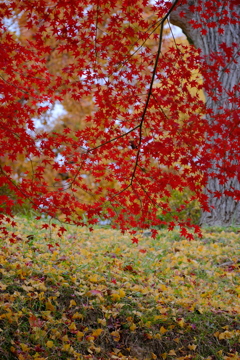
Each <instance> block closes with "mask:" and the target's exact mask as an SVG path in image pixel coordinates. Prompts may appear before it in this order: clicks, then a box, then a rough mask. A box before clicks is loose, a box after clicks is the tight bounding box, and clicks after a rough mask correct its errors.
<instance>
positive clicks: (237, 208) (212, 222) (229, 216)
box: [170, 0, 240, 226]
mask: <svg viewBox="0 0 240 360" xmlns="http://www.w3.org/2000/svg"><path fill="white" fill-rule="evenodd" d="M207 1H208V0H202V1H201V2H200V1H199V0H188V1H187V4H185V5H181V6H179V7H178V8H176V9H175V10H174V11H173V12H172V13H171V17H170V22H171V23H172V24H173V25H176V26H178V27H180V28H181V29H182V31H183V33H184V34H185V35H186V36H187V38H188V40H189V42H190V43H193V44H194V45H195V46H196V47H197V48H200V49H201V54H202V55H204V56H209V54H210V53H211V52H213V51H214V52H219V53H223V50H222V48H221V44H222V43H226V44H227V46H229V47H231V46H232V44H233V43H236V44H238V54H236V51H235V54H234V61H232V60H233V59H231V61H229V63H228V69H229V73H226V72H223V68H222V67H221V66H219V70H218V74H217V75H218V79H221V83H222V87H223V91H222V93H221V98H220V99H219V100H217V101H213V99H212V98H211V97H210V96H209V95H208V94H207V93H206V101H207V106H208V107H210V108H211V109H212V111H213V114H215V115H216V114H221V111H225V110H230V109H233V108H234V106H237V105H234V104H232V103H231V102H230V101H228V99H229V95H228V92H229V91H230V90H232V89H233V87H234V86H235V85H237V84H239V80H240V69H239V66H240V58H239V44H240V26H239V24H229V22H228V24H226V25H225V24H224V25H223V26H221V25H220V23H219V17H221V18H222V17H223V16H224V15H223V10H227V11H228V12H229V13H230V14H231V16H232V18H233V17H234V16H236V15H234V14H233V12H231V10H230V9H229V4H230V1H231V0H230V1H219V14H220V15H218V14H215V15H214V17H215V18H214V17H211V19H210V20H209V21H213V22H216V24H217V26H216V27H215V28H207V27H206V29H207V34H206V35H202V34H201V29H194V28H193V27H192V26H191V24H189V21H190V20H196V21H198V22H199V23H201V14H200V13H199V12H198V11H190V9H189V6H191V5H193V6H197V5H200V3H201V6H202V9H204V8H205V9H206V10H207V6H206V7H205V3H207ZM208 3H209V1H208ZM234 10H235V12H236V13H237V14H238V18H239V17H240V5H238V6H235V9H234ZM181 12H184V17H182V15H183V13H181ZM180 13H181V16H180ZM229 13H228V14H229ZM228 16H229V15H228ZM220 26H221V27H222V28H223V29H224V33H223V34H220V33H219V32H218V30H219V28H220ZM237 55H238V56H237ZM210 76H211V74H210ZM205 81H206V80H205ZM238 96H239V94H238ZM220 105H221V106H223V107H224V109H223V110H219V108H220ZM208 121H212V120H211V118H210V116H209V117H208ZM206 136H208V134H206ZM217 138H218V136H217V135H216V136H212V137H211V138H207V141H209V142H210V143H211V144H214V142H215V141H216V139H217ZM229 152H230V153H231V150H229ZM229 152H228V153H227V154H226V156H229V155H230V153H229ZM230 158H231V157H230ZM215 165H216V163H212V169H210V170H209V171H210V172H211V171H213V170H214V171H215V172H216V169H214V168H215ZM232 188H233V189H236V190H240V183H239V181H238V179H237V177H234V178H229V180H228V182H227V183H225V184H223V185H222V184H220V182H219V180H218V179H217V178H211V177H209V180H208V184H207V186H206V188H205V193H206V194H207V195H208V197H209V205H210V207H211V212H205V211H203V212H202V215H201V220H200V223H201V225H207V226H229V225H240V202H237V201H235V200H234V199H233V198H232V197H229V196H225V195H222V196H221V197H220V198H217V197H214V192H216V191H219V192H220V193H221V194H223V193H224V191H225V190H226V189H232Z"/></svg>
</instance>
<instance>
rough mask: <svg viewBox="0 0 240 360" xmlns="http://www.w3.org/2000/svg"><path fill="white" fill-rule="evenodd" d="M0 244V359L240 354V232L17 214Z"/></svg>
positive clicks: (227, 359) (212, 358)
mask: <svg viewBox="0 0 240 360" xmlns="http://www.w3.org/2000/svg"><path fill="white" fill-rule="evenodd" d="M17 222H18V227H17V230H15V234H16V236H15V237H12V236H10V235H8V236H7V235H6V236H2V238H1V240H0V359H1V360H83V359H84V360H85V359H94V360H95V359H96V360H97V359H99V360H100V359H115V360H118V359H119V360H125V359H128V360H133V359H142V360H143V359H149V360H151V359H153V360H154V359H167V360H168V359H175V360H185V359H193V360H200V359H205V360H239V359H240V231H239V230H237V229H228V231H226V232H225V231H223V230H222V229H208V230H205V231H203V238H202V239H196V240H193V241H188V240H186V239H184V238H182V237H181V236H180V235H179V233H178V232H177V231H172V232H168V231H167V230H161V231H159V234H158V235H157V238H156V239H155V240H154V239H152V238H151V237H148V236H147V234H145V233H141V232H138V234H137V237H138V239H139V243H137V244H136V243H132V242H131V236H129V235H128V234H125V235H124V234H121V232H120V231H118V230H111V229H107V228H96V229H95V230H94V231H93V232H90V231H89V230H88V229H87V228H75V227H69V228H68V231H67V232H66V233H64V235H63V236H62V237H61V238H59V237H58V236H57V234H56V230H55V229H54V228H53V230H52V232H51V234H50V233H49V230H46V229H44V228H42V226H41V223H39V222H36V221H35V220H33V219H26V218H18V221H17Z"/></svg>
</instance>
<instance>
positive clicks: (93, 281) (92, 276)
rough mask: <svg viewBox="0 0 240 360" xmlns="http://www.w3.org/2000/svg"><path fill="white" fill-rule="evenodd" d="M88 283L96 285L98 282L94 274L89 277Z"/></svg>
mask: <svg viewBox="0 0 240 360" xmlns="http://www.w3.org/2000/svg"><path fill="white" fill-rule="evenodd" d="M89 281H91V282H92V283H97V282H98V281H99V277H98V275H97V274H94V275H91V276H89Z"/></svg>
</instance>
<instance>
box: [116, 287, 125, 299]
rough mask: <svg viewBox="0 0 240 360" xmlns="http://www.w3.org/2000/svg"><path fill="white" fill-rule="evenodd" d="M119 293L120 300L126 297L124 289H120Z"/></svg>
mask: <svg viewBox="0 0 240 360" xmlns="http://www.w3.org/2000/svg"><path fill="white" fill-rule="evenodd" d="M118 293H119V296H120V298H123V297H124V296H125V295H126V293H125V291H124V290H122V289H120V290H119V292H118Z"/></svg>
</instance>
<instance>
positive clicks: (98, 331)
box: [92, 329, 103, 337]
mask: <svg viewBox="0 0 240 360" xmlns="http://www.w3.org/2000/svg"><path fill="white" fill-rule="evenodd" d="M102 332H103V329H96V330H94V331H93V332H92V336H94V337H98V336H99V335H101V333H102Z"/></svg>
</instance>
